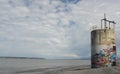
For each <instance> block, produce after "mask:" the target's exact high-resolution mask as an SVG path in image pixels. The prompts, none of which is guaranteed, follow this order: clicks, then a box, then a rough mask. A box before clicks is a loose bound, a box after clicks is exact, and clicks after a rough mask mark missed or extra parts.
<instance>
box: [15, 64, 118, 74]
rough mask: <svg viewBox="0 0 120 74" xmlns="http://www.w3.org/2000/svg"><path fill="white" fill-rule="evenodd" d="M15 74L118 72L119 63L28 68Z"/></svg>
mask: <svg viewBox="0 0 120 74" xmlns="http://www.w3.org/2000/svg"><path fill="white" fill-rule="evenodd" d="M17 74H120V63H117V66H113V67H102V68H90V66H76V67H57V68H53V69H47V70H45V71H43V70H42V71H40V70H39V69H36V70H28V71H21V72H17Z"/></svg>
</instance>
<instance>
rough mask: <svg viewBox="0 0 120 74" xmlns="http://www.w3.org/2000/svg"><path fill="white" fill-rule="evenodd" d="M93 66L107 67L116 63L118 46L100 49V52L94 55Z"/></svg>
mask: <svg viewBox="0 0 120 74" xmlns="http://www.w3.org/2000/svg"><path fill="white" fill-rule="evenodd" d="M92 57H93V58H92V61H93V62H92V66H93V67H101V66H103V67H105V66H114V65H116V47H115V46H113V47H112V48H106V49H100V50H99V52H98V53H96V54H95V55H93V56H92Z"/></svg>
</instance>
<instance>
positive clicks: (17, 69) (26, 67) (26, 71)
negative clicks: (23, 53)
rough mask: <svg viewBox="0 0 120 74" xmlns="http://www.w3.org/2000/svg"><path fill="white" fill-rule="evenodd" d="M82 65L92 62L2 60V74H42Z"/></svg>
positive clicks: (0, 60) (0, 62)
mask: <svg viewBox="0 0 120 74" xmlns="http://www.w3.org/2000/svg"><path fill="white" fill-rule="evenodd" d="M82 65H90V61H89V60H44V59H13V58H7V59H6V58H0V74H40V73H43V72H45V71H48V70H49V71H50V70H56V69H63V68H69V67H75V66H81V67H82Z"/></svg>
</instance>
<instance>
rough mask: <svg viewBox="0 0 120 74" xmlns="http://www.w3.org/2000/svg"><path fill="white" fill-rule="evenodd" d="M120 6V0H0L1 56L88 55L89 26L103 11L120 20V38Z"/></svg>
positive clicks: (117, 30)
mask: <svg viewBox="0 0 120 74" xmlns="http://www.w3.org/2000/svg"><path fill="white" fill-rule="evenodd" d="M118 7H119V0H116V1H114V0H109V1H108V0H106V1H104V0H100V1H97V0H92V1H90V0H43V1H38V0H20V1H15V0H0V11H1V12H0V16H1V17H0V24H1V25H0V51H1V52H0V56H27V57H31V56H34V57H43V58H48V59H53V58H58V59H59V58H60V59H62V58H65V59H67V58H82V57H89V56H90V27H91V26H93V25H97V26H100V19H102V18H103V13H107V15H108V16H109V17H108V18H109V19H111V20H115V21H116V22H117V24H116V32H117V40H119V37H118V36H119V24H120V23H119V20H118V19H120V18H119V15H120V14H119V12H120V9H119V8H118ZM111 9H112V10H111ZM117 43H119V42H118V41H117ZM6 45H7V47H6ZM117 46H118V47H119V45H117ZM118 52H119V50H118ZM118 54H119V53H118Z"/></svg>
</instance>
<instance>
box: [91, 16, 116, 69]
mask: <svg viewBox="0 0 120 74" xmlns="http://www.w3.org/2000/svg"><path fill="white" fill-rule="evenodd" d="M103 23H104V24H103ZM114 25H115V22H114V21H110V20H107V18H106V17H105V15H104V19H102V20H101V28H99V29H93V30H92V31H91V67H92V68H96V67H107V66H115V65H116V36H115V26H114Z"/></svg>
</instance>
